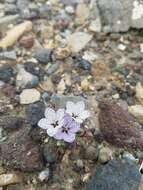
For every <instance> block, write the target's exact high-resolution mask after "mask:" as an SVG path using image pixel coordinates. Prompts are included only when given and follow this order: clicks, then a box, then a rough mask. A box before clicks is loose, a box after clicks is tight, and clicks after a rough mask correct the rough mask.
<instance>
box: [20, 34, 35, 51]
mask: <svg viewBox="0 0 143 190" xmlns="http://www.w3.org/2000/svg"><path fill="white" fill-rule="evenodd" d="M19 43H20V45H22V46H23V47H25V48H31V47H32V46H33V44H34V38H33V36H32V35H26V36H23V37H22V38H21V39H20V41H19Z"/></svg>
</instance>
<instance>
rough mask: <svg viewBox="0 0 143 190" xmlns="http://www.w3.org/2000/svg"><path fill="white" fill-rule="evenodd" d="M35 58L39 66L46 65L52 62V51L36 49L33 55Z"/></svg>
mask: <svg viewBox="0 0 143 190" xmlns="http://www.w3.org/2000/svg"><path fill="white" fill-rule="evenodd" d="M35 58H36V59H37V60H38V61H39V62H40V63H41V64H48V62H51V61H52V50H51V49H46V48H41V49H38V50H37V51H36V53H35Z"/></svg>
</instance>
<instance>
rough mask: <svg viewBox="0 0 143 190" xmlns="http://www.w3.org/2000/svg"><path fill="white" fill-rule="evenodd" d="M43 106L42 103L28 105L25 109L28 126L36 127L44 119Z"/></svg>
mask: <svg viewBox="0 0 143 190" xmlns="http://www.w3.org/2000/svg"><path fill="white" fill-rule="evenodd" d="M44 111H45V106H44V104H43V103H42V102H38V103H34V104H30V105H28V106H27V107H26V109H25V112H26V119H27V121H28V123H29V124H30V125H32V126H33V125H36V124H37V123H38V121H39V120H40V119H41V118H42V117H44Z"/></svg>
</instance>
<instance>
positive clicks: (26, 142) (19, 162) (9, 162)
mask: <svg viewBox="0 0 143 190" xmlns="http://www.w3.org/2000/svg"><path fill="white" fill-rule="evenodd" d="M29 130H30V129H29V127H28V126H25V127H24V128H22V129H20V130H18V131H15V132H14V133H12V134H11V135H10V136H9V138H8V139H7V140H5V141H4V142H2V143H1V158H2V162H3V164H4V166H6V167H8V168H11V169H17V170H21V171H24V172H32V171H40V170H41V169H42V168H43V161H42V157H41V154H40V146H39V145H38V144H37V143H35V142H34V141H33V140H32V139H31V137H30V135H29Z"/></svg>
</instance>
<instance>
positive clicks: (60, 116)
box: [56, 109, 65, 121]
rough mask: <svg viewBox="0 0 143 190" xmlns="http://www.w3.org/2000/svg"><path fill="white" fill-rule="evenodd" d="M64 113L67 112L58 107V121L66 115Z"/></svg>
mask: <svg viewBox="0 0 143 190" xmlns="http://www.w3.org/2000/svg"><path fill="white" fill-rule="evenodd" d="M64 113H65V110H64V109H58V111H57V112H56V119H57V120H58V121H60V120H62V119H63V117H64Z"/></svg>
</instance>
